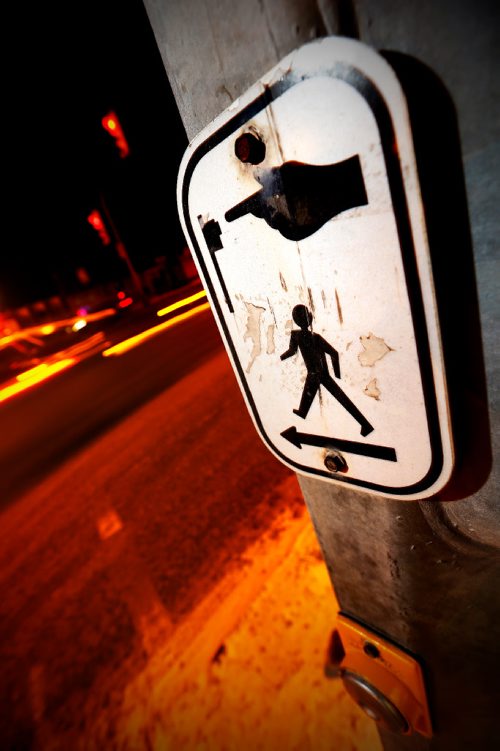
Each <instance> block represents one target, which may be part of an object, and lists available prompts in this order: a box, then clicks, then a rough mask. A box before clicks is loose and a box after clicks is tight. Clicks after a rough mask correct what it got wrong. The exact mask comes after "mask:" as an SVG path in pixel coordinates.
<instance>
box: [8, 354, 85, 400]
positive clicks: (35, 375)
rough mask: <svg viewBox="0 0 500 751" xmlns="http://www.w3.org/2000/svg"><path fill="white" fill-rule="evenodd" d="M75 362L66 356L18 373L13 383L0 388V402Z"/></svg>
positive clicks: (72, 358)
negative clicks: (63, 358)
mask: <svg viewBox="0 0 500 751" xmlns="http://www.w3.org/2000/svg"><path fill="white" fill-rule="evenodd" d="M76 362H78V361H77V360H76V359H75V358H74V357H68V358H66V359H65V360H59V361H58V362H53V363H50V364H49V363H45V362H44V363H41V364H40V365H37V366H36V367H35V368H30V370H26V371H24V373H19V375H18V376H16V381H15V383H11V384H10V385H9V386H6V387H5V388H3V389H1V390H0V402H4V401H6V399H9V398H10V397H11V396H15V395H16V394H19V393H21V391H25V390H26V389H29V388H31V387H32V386H35V385H36V384H38V383H41V382H42V381H46V380H47V378H51V377H52V376H53V375H55V374H56V373H60V372H61V371H62V370H66V368H69V367H71V366H72V365H74V364H75V363H76Z"/></svg>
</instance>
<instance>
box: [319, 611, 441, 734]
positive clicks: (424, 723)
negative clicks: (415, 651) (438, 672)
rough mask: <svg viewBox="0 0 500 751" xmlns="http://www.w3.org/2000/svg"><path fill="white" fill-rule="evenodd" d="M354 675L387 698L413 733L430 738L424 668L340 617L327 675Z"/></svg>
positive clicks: (403, 653) (333, 639)
mask: <svg viewBox="0 0 500 751" xmlns="http://www.w3.org/2000/svg"><path fill="white" fill-rule="evenodd" d="M346 672H348V673H350V674H355V675H357V676H359V677H360V678H362V679H364V680H365V681H367V682H368V683H369V684H371V685H372V686H373V687H374V688H375V689H377V690H378V691H379V692H380V693H381V694H383V695H384V697H386V698H387V699H389V701H390V702H392V704H393V705H394V706H395V707H396V709H397V710H399V712H400V713H401V714H402V715H403V717H404V718H405V719H406V721H407V723H408V730H407V733H406V734H407V735H409V734H411V733H412V732H416V733H420V734H421V735H423V736H425V737H427V738H430V737H431V736H432V725H431V718H430V712H429V706H428V702H427V695H426V691H425V683H424V676H423V673H422V668H421V666H420V665H419V664H418V662H417V661H416V660H415V658H413V657H411V656H410V655H409V654H408V653H406V652H404V651H403V650H402V649H400V648H398V647H396V646H394V644H391V643H390V642H388V641H386V640H385V639H383V638H382V637H380V636H379V635H378V634H374V633H373V632H372V631H369V630H368V629H367V628H366V627H364V626H361V625H360V624H358V623H356V622H354V621H352V620H350V619H349V618H347V617H346V616H345V615H341V614H339V616H338V619H337V623H336V629H335V631H334V632H333V635H332V642H331V649H330V656H329V665H328V666H327V675H331V676H333V675H337V676H339V677H342V675H344V674H346Z"/></svg>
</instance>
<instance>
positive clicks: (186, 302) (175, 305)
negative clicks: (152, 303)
mask: <svg viewBox="0 0 500 751" xmlns="http://www.w3.org/2000/svg"><path fill="white" fill-rule="evenodd" d="M206 296H207V293H206V292H205V290H204V289H202V290H201V292H196V294H194V295H191V296H190V297H185V298H184V299H183V300H178V301H177V302H174V303H172V305H167V307H166V308H162V309H161V310H158V311H157V313H156V315H157V316H166V315H167V313H172V311H173V310H178V309H179V308H183V307H184V306H185V305H189V303H191V302H194V301H195V300H200V299H201V298H202V297H206Z"/></svg>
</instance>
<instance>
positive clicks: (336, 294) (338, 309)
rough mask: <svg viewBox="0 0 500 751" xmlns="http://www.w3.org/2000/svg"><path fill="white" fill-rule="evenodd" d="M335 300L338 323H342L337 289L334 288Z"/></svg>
mask: <svg viewBox="0 0 500 751" xmlns="http://www.w3.org/2000/svg"><path fill="white" fill-rule="evenodd" d="M335 301H336V303H337V313H338V314H339V321H340V325H342V324H343V323H344V318H343V316H342V308H341V307H340V299H339V293H338V292H337V290H335Z"/></svg>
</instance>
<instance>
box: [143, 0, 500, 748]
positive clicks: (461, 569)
mask: <svg viewBox="0 0 500 751" xmlns="http://www.w3.org/2000/svg"><path fill="white" fill-rule="evenodd" d="M144 4H145V7H146V11H147V13H148V16H149V19H150V22H151V25H152V28H153V31H154V33H155V36H156V40H157V43H158V47H159V50H160V53H161V55H162V58H163V61H164V64H165V68H166V71H167V74H168V77H169V80H170V84H171V87H172V90H173V93H174V96H175V98H176V101H177V104H178V107H179V112H180V115H181V118H182V120H183V123H184V126H185V128H186V132H187V134H188V137H189V138H192V137H193V136H194V135H195V134H197V133H198V132H199V131H200V130H201V129H202V128H203V127H204V126H205V125H207V123H209V122H210V121H211V120H212V119H213V118H214V117H215V116H216V115H218V114H219V113H220V112H221V111H222V110H223V109H225V108H226V107H227V106H228V105H229V104H230V103H231V102H232V101H233V100H235V99H236V98H237V97H238V96H239V95H240V94H241V93H243V92H244V91H245V90H246V89H247V88H248V87H249V86H250V85H251V84H253V83H254V82H255V81H256V80H257V79H258V78H259V77H260V76H261V75H262V74H264V73H265V72H266V71H267V70H269V69H270V68H271V67H272V66H273V65H274V64H276V63H277V62H278V61H279V60H280V59H281V58H282V57H284V56H285V55H286V54H287V53H288V52H290V51H292V50H293V49H295V48H297V47H299V46H301V45H302V44H303V43H305V42H307V41H309V40H311V39H312V38H315V37H320V36H324V35H330V34H345V35H348V36H356V35H358V34H359V37H360V39H361V40H362V41H364V42H366V43H368V44H371V45H372V46H374V47H375V48H377V49H381V48H385V49H391V50H396V51H400V52H404V53H407V54H411V55H414V56H415V57H416V58H418V59H420V60H421V61H422V62H424V63H426V64H427V65H429V66H430V67H431V68H432V69H434V70H435V71H436V73H437V74H438V75H439V76H440V77H441V79H442V80H443V81H444V84H445V86H446V87H447V88H448V90H449V91H450V93H451V96H452V98H453V100H454V102H455V105H456V107H457V112H458V125H459V129H460V135H461V139H462V150H463V157H464V165H465V178H466V184H467V191H468V201H469V211H470V220H471V229H472V238H473V247H474V260H473V266H474V267H475V274H476V277H477V282H478V290H479V312H480V324H481V333H480V335H479V338H480V337H481V336H482V340H483V343H484V349H485V363H486V377H487V382H488V386H489V389H490V392H489V403H487V401H486V396H485V390H484V388H482V389H481V388H480V387H479V388H478V391H477V394H476V395H474V397H473V398H472V397H471V399H469V402H470V403H474V399H475V400H476V401H475V404H476V405H477V406H476V409H474V408H473V409H472V412H473V413H474V414H479V413H481V414H483V416H484V415H487V414H488V413H489V419H490V421H491V424H492V432H491V433H492V434H491V436H490V428H489V427H488V422H487V420H486V421H484V420H483V423H482V425H478V424H477V421H476V422H471V423H470V425H469V427H467V428H466V429H464V432H467V433H468V434H470V436H471V439H472V440H471V442H470V444H471V448H470V451H471V452H474V451H475V452H476V453H475V454H474V455H473V453H471V454H470V457H469V461H468V460H467V454H466V455H465V456H464V457H463V465H464V466H463V472H462V477H463V482H464V485H463V487H464V488H465V487H466V484H465V483H467V482H469V486H470V488H472V490H470V491H465V497H463V498H462V499H461V500H454V501H444V500H443V501H440V500H433V501H428V502H427V501H426V502H420V503H415V502H414V503H411V502H410V503H405V502H400V501H391V500H386V499H382V498H380V497H375V496H369V495H367V494H364V493H358V492H355V491H352V490H349V489H344V488H338V487H336V486H331V485H329V484H326V483H323V482H321V481H317V480H312V479H306V478H304V477H301V478H299V481H300V485H301V488H302V491H303V494H304V498H305V502H306V504H307V508H308V511H309V513H310V516H311V518H312V520H313V523H314V526H315V530H316V533H317V536H318V539H319V542H320V545H321V548H322V551H323V555H324V558H325V562H326V565H327V567H328V570H329V572H330V575H331V579H332V583H333V586H334V588H335V592H336V595H337V598H338V600H339V603H340V607H341V609H342V611H343V612H344V613H345V614H347V615H350V616H352V617H354V618H357V619H359V620H361V621H363V622H364V623H365V624H367V625H369V626H370V627H372V628H373V629H376V630H378V631H380V632H381V633H383V634H386V635H387V636H388V637H390V638H392V639H393V640H394V641H395V642H397V643H398V644H400V645H401V646H403V647H404V648H406V649H408V650H410V651H411V652H413V653H415V654H416V655H418V656H420V658H421V659H422V660H423V662H424V665H425V669H426V677H427V683H428V688H429V694H430V702H431V708H432V713H433V719H434V729H435V733H434V737H433V738H432V739H430V740H426V739H424V738H423V737H422V736H419V735H411V736H398V735H394V734H391V733H387V732H381V737H382V740H383V743H384V748H385V749H386V751H391V750H392V749H398V750H401V749H436V750H438V751H461V750H462V749H463V750H464V751H466V750H467V751H469V750H470V749H475V748H483V749H487V748H493V747H495V742H494V740H493V739H494V738H497V739H498V738H499V733H498V706H499V691H498V682H499V679H498V672H499V667H500V651H499V647H498V645H499V644H500V629H499V624H500V597H499V591H500V586H499V584H500V556H499V548H500V524H499V521H500V507H499V506H498V498H499V497H500V491H499V483H498V467H497V466H495V467H494V469H493V472H492V473H491V475H490V477H489V479H486V476H485V472H484V471H483V470H481V471H479V469H478V466H479V465H478V464H477V463H476V462H477V461H479V460H478V459H477V457H481V456H483V457H487V455H488V453H489V451H490V441H491V437H492V438H493V445H494V446H495V436H497V437H498V432H499V431H498V425H499V420H498V391H496V392H495V382H494V375H495V373H496V372H497V370H498V338H497V332H498V324H497V325H496V326H495V313H496V316H498V310H496V311H495V305H494V303H495V299H496V298H495V295H494V287H493V284H494V279H495V275H494V272H493V264H494V256H493V253H494V247H495V242H496V240H497V237H498V234H499V233H498V227H497V228H496V230H495V229H494V228H495V222H496V223H498V220H497V219H496V216H497V207H496V201H495V199H494V195H495V192H494V190H493V175H494V174H495V172H494V165H495V164H498V122H499V118H498V97H496V98H495V96H494V90H495V86H494V83H495V80H496V81H498V66H497V64H496V59H497V52H496V51H497V50H498V49H499V47H500V44H499V40H498V31H497V30H498V28H499V27H500V24H499V23H498V13H497V12H496V10H495V4H494V3H493V2H491V3H489V2H488V1H487V0H484V2H479V3H470V2H465V1H461V0H442V1H441V2H439V3H432V2H423V3H422V2H418V1H417V0H403V1H401V0H356V1H355V2H352V1H351V0H337V2H335V1H334V0H332V1H331V2H329V0H318V1H317V2H314V0H183V1H181V0H179V1H177V0H144ZM423 109H425V107H423ZM495 111H496V112H497V116H496V117H495ZM427 114H428V117H430V118H431V117H432V114H433V113H432V112H431V111H430V112H428V113H427ZM438 130H439V129H438V128H436V133H438ZM495 142H496V145H495ZM497 174H498V172H497ZM462 218H463V217H462ZM456 219H457V222H454V224H457V226H458V219H459V217H457V218H456ZM452 230H453V227H452V226H451V227H450V236H451V235H452V234H453V232H452ZM449 252H450V259H449V267H450V273H449V285H451V286H452V285H453V284H454V281H453V279H454V276H453V267H454V257H453V252H452V248H450V249H449ZM445 268H446V267H445ZM497 278H498V274H497ZM472 288H473V285H472V287H470V289H472ZM471 294H472V293H471ZM473 296H474V295H473V294H472V297H473ZM465 302H470V303H471V305H472V307H473V306H474V304H475V303H474V300H472V301H465ZM476 334H477V332H476ZM464 336H465V332H464ZM476 340H477V336H476ZM464 341H466V340H464ZM476 345H479V346H478V347H476V349H475V353H476V354H475V355H474V356H470V355H469V353H468V351H465V352H464V353H463V357H462V358H461V359H460V360H459V363H458V366H457V370H458V369H460V370H463V369H464V368H467V360H468V359H472V360H474V366H475V367H476V366H477V367H476V370H477V369H479V370H481V369H482V361H481V347H480V341H476ZM455 351H456V352H458V351H459V344H457V343H455ZM481 375H484V373H482V374H481V373H480V374H479V377H478V378H476V381H475V382H476V384H477V383H479V384H481ZM457 378H458V373H457ZM464 380H466V379H464V378H462V381H464ZM462 385H463V384H462ZM466 388H467V384H465V386H464V389H465V390H466ZM465 390H463V392H462V393H465ZM496 446H498V440H497V442H496ZM485 464H487V462H485ZM474 481H475V482H474Z"/></svg>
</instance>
